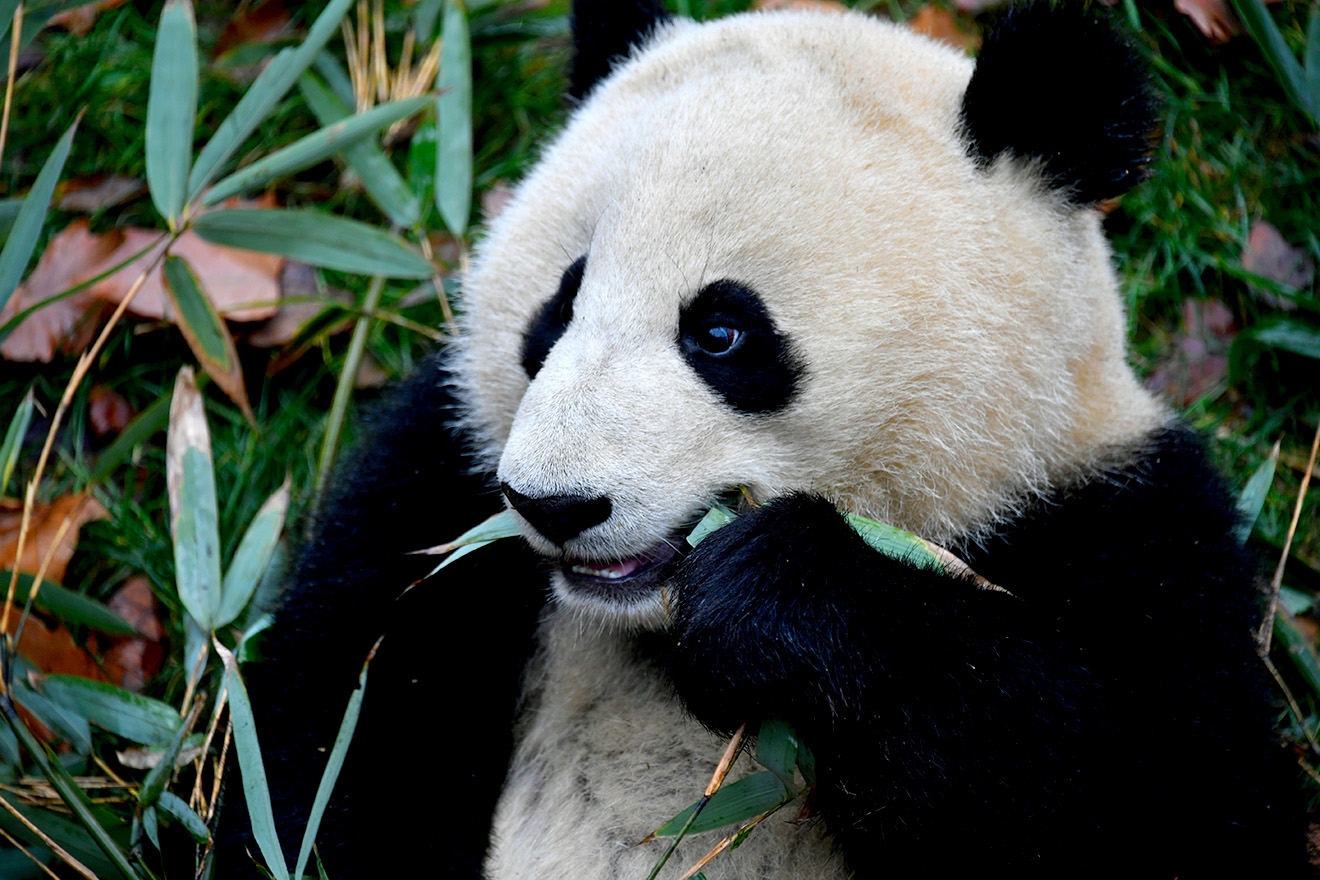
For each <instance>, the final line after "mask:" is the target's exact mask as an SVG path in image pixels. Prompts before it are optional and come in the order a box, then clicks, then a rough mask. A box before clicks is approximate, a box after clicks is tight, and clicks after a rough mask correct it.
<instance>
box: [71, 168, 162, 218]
mask: <svg viewBox="0 0 1320 880" xmlns="http://www.w3.org/2000/svg"><path fill="white" fill-rule="evenodd" d="M55 191H56V193H58V196H57V198H58V199H59V206H60V210H61V211H78V212H80V213H83V214H95V213H97V212H98V211H104V210H105V209H106V208H112V207H114V206H115V205H121V204H123V203H124V202H127V201H128V200H129V199H134V198H137V197H138V196H140V195H142V194H143V193H145V192H146V191H147V182H146V181H145V180H140V179H138V178H136V177H120V176H119V175H117V174H111V175H105V174H98V175H95V176H94V177H80V178H78V179H77V180H66V181H64V182H63V183H61V184H60V185H59V186H58V187H57V188H56V190H55Z"/></svg>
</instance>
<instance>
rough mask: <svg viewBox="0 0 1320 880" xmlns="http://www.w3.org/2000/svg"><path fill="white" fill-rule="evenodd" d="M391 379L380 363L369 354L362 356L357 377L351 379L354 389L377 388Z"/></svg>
mask: <svg viewBox="0 0 1320 880" xmlns="http://www.w3.org/2000/svg"><path fill="white" fill-rule="evenodd" d="M392 378H393V377H392V376H391V375H390V374H389V373H387V372H385V369H384V368H383V367H381V365H380V363H379V362H378V361H377V360H376V359H375V358H374V357H372V356H371V355H370V354H363V355H362V363H361V364H359V365H358V371H357V375H356V376H354V377H353V387H354V388H379V387H381V386H382V385H384V384H385V383H386V382H389V381H390V379H392Z"/></svg>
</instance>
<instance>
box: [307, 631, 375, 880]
mask: <svg viewBox="0 0 1320 880" xmlns="http://www.w3.org/2000/svg"><path fill="white" fill-rule="evenodd" d="M375 653H376V650H375V648H372V650H371V654H369V655H368V656H367V660H366V662H365V663H363V664H362V672H361V673H360V674H359V675H358V685H357V688H356V689H355V690H354V691H353V693H352V695H351V696H349V698H348V708H347V709H345V710H344V718H343V720H342V721H340V722H339V733H337V734H336V735H335V744H334V747H333V748H332V749H331V750H330V759H329V760H328V761H327V762H326V765H325V772H324V773H322V774H321V783H320V785H318V786H317V787H316V798H315V799H314V800H313V801H312V812H311V814H310V815H309V816H308V817H307V828H306V830H304V831H303V839H302V845H301V846H300V847H299V848H298V864H297V867H295V868H294V871H293V876H294V877H302V876H303V869H304V868H306V867H307V860H308V858H310V857H311V855H312V847H313V846H314V845H315V843H316V832H317V831H318V830H320V827H321V816H322V815H324V813H325V808H326V805H327V804H329V803H330V794H331V793H332V792H333V791H334V789H335V781H336V780H338V779H339V771H340V770H341V769H343V766H344V756H345V755H347V754H348V745H349V743H350V742H352V740H353V731H354V730H356V729H357V722H358V714H359V713H360V712H361V710H362V697H363V696H364V695H365V694H366V692H367V670H368V668H369V667H370V666H371V658H372V657H373V656H375ZM319 861H320V860H319V859H318V862H319Z"/></svg>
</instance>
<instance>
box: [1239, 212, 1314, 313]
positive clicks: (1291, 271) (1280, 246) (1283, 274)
mask: <svg viewBox="0 0 1320 880" xmlns="http://www.w3.org/2000/svg"><path fill="white" fill-rule="evenodd" d="M1242 268H1243V269H1246V270H1247V271H1248V272H1251V273H1252V274H1253V275H1259V276H1261V277H1262V278H1268V279H1269V280H1271V281H1277V282H1278V283H1280V284H1286V285H1288V286H1289V287H1291V288H1293V289H1295V290H1305V289H1307V288H1309V287H1310V286H1311V283H1312V282H1313V281H1315V266H1314V264H1312V263H1311V259H1310V257H1308V256H1307V255H1306V251H1305V250H1303V249H1302V248H1297V247H1293V246H1292V245H1290V244H1288V240H1287V239H1286V238H1284V237H1283V233H1281V232H1279V230H1278V229H1276V228H1275V227H1274V226H1273V224H1271V223H1267V222H1266V221H1264V220H1257V221H1256V222H1255V223H1253V224H1251V235H1250V236H1249V237H1248V239H1247V246H1246V247H1245V248H1243V250H1242ZM1251 292H1252V293H1253V294H1255V295H1256V296H1257V297H1259V298H1260V299H1261V300H1263V301H1264V302H1267V303H1269V304H1270V305H1271V306H1273V307H1274V308H1276V309H1282V310H1284V311H1291V310H1293V309H1295V308H1297V303H1295V302H1293V301H1292V300H1289V299H1284V298H1283V297H1280V296H1276V295H1275V294H1273V293H1271V292H1270V291H1268V290H1264V289H1262V288H1259V287H1256V286H1255V285H1252V286H1251Z"/></svg>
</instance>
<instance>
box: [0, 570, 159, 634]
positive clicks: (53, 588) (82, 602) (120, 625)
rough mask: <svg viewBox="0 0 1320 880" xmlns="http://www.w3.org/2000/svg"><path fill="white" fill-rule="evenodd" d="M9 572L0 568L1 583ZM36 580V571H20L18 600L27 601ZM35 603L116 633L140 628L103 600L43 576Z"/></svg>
mask: <svg viewBox="0 0 1320 880" xmlns="http://www.w3.org/2000/svg"><path fill="white" fill-rule="evenodd" d="M10 574H11V573H10V572H8V571H6V570H4V569H0V583H4V584H7V583H9V578H10ZM34 580H36V576H35V575H31V574H28V573H27V572H24V571H20V572H19V573H18V586H17V590H16V591H15V598H16V599H17V600H18V601H19V602H26V601H27V597H28V593H29V592H30V591H31V589H32V582H33V581H34ZM36 605H37V607H38V608H41V609H43V610H46V611H49V612H51V613H52V614H54V615H55V616H56V617H58V618H59V619H60V620H61V621H63V622H64V623H67V624H80V625H83V626H90V627H92V628H93V629H97V630H100V631H101V632H103V633H109V634H110V635H114V636H132V635H136V634H137V630H136V629H134V628H133V625H132V624H131V623H129V622H128V621H127V620H124V618H122V617H120V616H119V615H118V614H115V613H114V612H113V611H111V610H110V609H109V608H107V607H106V606H105V605H103V604H102V603H100V602H98V601H96V600H95V599H89V598H88V597H87V596H84V595H82V594H81V593H75V592H74V591H73V590H69V589H66V588H65V587H62V586H60V585H59V584H56V583H52V582H51V581H49V580H44V579H43V580H42V582H41V591H40V592H38V593H37V598H36Z"/></svg>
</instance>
